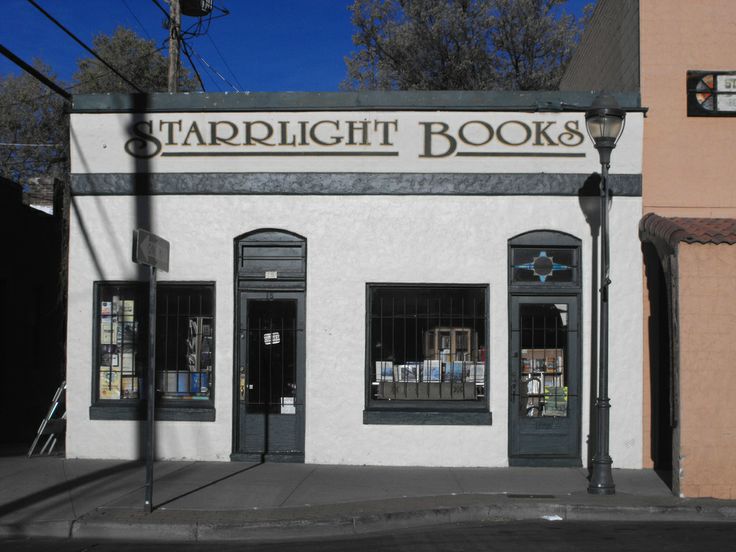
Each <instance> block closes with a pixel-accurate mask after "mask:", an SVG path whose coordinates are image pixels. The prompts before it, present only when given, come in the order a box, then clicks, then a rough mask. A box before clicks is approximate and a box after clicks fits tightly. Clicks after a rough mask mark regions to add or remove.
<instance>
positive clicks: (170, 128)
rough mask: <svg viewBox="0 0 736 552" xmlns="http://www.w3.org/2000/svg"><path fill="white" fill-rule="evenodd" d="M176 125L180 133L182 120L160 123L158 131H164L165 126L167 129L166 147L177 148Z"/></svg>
mask: <svg viewBox="0 0 736 552" xmlns="http://www.w3.org/2000/svg"><path fill="white" fill-rule="evenodd" d="M174 125H176V126H178V127H179V132H181V119H179V120H178V121H159V123H158V129H159V130H163V129H164V126H165V127H166V145H167V146H175V145H176V142H174Z"/></svg>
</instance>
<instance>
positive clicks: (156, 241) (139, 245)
mask: <svg viewBox="0 0 736 552" xmlns="http://www.w3.org/2000/svg"><path fill="white" fill-rule="evenodd" d="M170 249H171V246H170V244H169V242H168V241H166V240H165V239H163V238H162V237H160V236H157V235H156V234H152V233H151V232H148V231H147V230H143V229H142V228H136V229H135V230H133V262H134V263H138V264H144V265H148V266H152V267H154V268H158V269H159V270H163V271H164V272H168V271H169V250H170Z"/></svg>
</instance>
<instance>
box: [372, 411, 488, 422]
mask: <svg viewBox="0 0 736 552" xmlns="http://www.w3.org/2000/svg"><path fill="white" fill-rule="evenodd" d="M492 419H493V416H492V414H491V412H488V411H483V412H467V411H465V412H463V411H459V410H455V411H452V410H448V411H440V410H435V411H431V412H426V411H412V410H394V409H392V410H364V411H363V424H364V425H374V424H376V425H491V424H492Z"/></svg>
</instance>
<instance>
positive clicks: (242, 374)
mask: <svg viewBox="0 0 736 552" xmlns="http://www.w3.org/2000/svg"><path fill="white" fill-rule="evenodd" d="M240 400H241V401H244V400H245V369H244V368H243V367H242V366H241V367H240Z"/></svg>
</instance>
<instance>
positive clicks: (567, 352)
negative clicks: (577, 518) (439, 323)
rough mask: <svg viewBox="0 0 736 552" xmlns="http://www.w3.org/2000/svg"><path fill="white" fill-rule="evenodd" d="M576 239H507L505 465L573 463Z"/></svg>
mask: <svg viewBox="0 0 736 552" xmlns="http://www.w3.org/2000/svg"><path fill="white" fill-rule="evenodd" d="M580 266H581V262H580V240H579V239H578V238H575V237H574V236H570V235H568V234H564V233H561V232H553V231H547V230H538V231H533V232H527V233H525V234H521V235H519V236H516V237H514V238H512V239H511V240H509V337H510V343H509V464H510V465H512V466H580V465H581V464H582V462H581V457H580V433H581V378H582V374H581V373H582V369H581V343H582V340H581V337H580V294H581V278H580Z"/></svg>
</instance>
